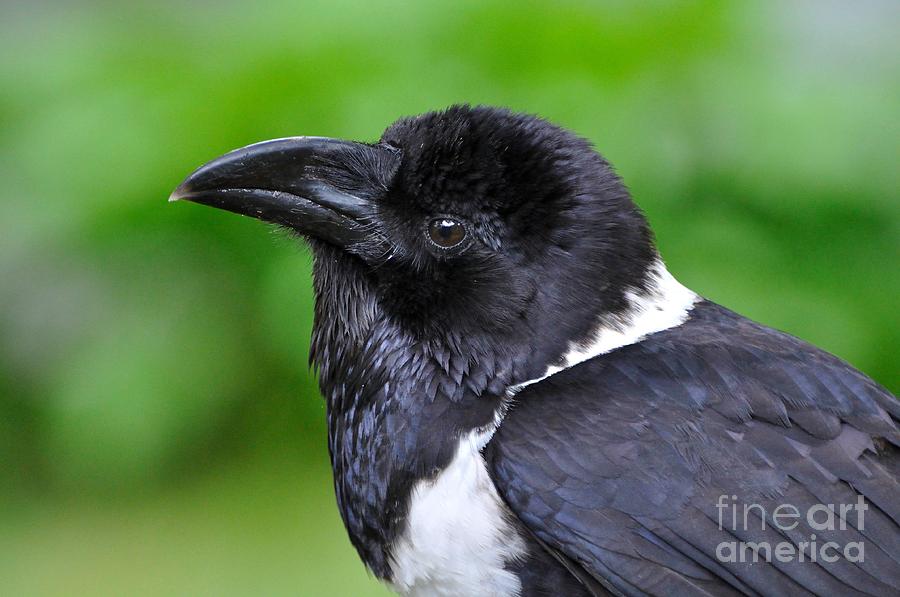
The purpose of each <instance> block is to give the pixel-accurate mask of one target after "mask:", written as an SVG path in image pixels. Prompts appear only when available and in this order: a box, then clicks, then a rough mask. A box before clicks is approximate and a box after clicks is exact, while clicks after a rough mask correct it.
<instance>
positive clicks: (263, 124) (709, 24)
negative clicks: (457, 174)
mask: <svg viewBox="0 0 900 597" xmlns="http://www.w3.org/2000/svg"><path fill="white" fill-rule="evenodd" d="M125 4H126V5H123V3H114V2H73V1H69V2H59V3H56V4H54V3H44V2H32V3H24V2H23V3H19V4H18V5H13V4H11V3H4V5H3V7H2V11H3V14H2V19H0V21H2V23H0V48H2V55H0V154H2V160H0V180H2V185H0V205H2V214H3V215H2V221H0V249H2V250H0V489H2V491H0V593H2V594H4V595H75V594H89V595H177V594H181V595H251V594H253V595H365V594H372V595H377V594H383V593H384V591H383V589H381V588H380V587H379V585H378V583H376V582H374V581H372V580H371V579H369V578H368V576H367V574H366V572H365V570H364V568H363V567H362V565H361V564H360V563H359V562H358V560H357V558H356V555H355V553H354V552H353V550H352V548H351V546H350V544H349V541H348V540H347V538H346V534H345V532H344V530H343V528H342V526H341V524H340V520H339V518H338V515H337V510H336V507H335V506H334V500H333V495H332V487H331V479H330V471H329V468H328V464H327V455H326V449H325V428H324V424H323V419H324V409H323V404H322V401H321V399H320V398H319V396H318V394H317V390H316V387H315V382H314V379H313V378H312V376H311V374H310V373H309V371H308V369H307V366H306V361H307V351H308V341H309V334H310V318H311V313H312V308H311V296H310V276H309V270H310V259H309V256H308V255H307V253H306V250H305V249H304V248H303V247H302V246H300V245H299V244H298V243H297V242H295V241H293V240H291V239H289V238H287V237H286V236H285V235H284V234H280V233H277V232H276V233H272V229H271V228H269V227H266V226H265V225H263V224H261V223H259V222H256V221H252V220H249V219H242V218H239V217H237V216H233V215H230V214H226V213H221V212H215V211H213V210H210V209H207V208H202V207H199V206H195V205H188V204H185V205H169V204H167V203H166V197H167V196H168V193H169V191H170V190H171V189H172V188H173V187H175V185H176V184H177V183H178V182H179V181H180V180H181V179H182V177H183V176H184V175H186V174H187V173H188V172H189V171H190V170H192V169H193V168H194V167H195V166H197V165H198V164H200V163H201V162H203V161H205V160H207V159H209V158H212V157H214V156H217V155H219V154H221V153H223V152H225V151H227V150H229V149H232V148H235V147H238V146H241V145H244V144H247V143H250V142H253V141H258V140H262V139H266V138H271V137H280V136H286V135H295V134H312V135H328V136H337V137H348V138H354V139H364V140H372V139H376V138H377V137H378V136H379V134H380V132H381V130H382V129H383V128H384V127H385V126H386V125H387V124H388V123H390V122H391V121H392V120H394V119H395V118H397V117H399V116H401V115H406V114H411V113H417V112H422V111H425V110H429V109H434V108H441V107H445V106H447V105H448V104H451V103H454V102H471V103H490V104H501V105H506V106H510V107H512V108H514V109H517V110H523V111H528V112H535V113H538V114H541V115H543V116H546V117H548V118H550V119H552V120H555V121H556V122H558V123H561V124H563V125H565V126H567V127H570V128H572V129H574V130H576V131H578V132H579V133H581V134H583V135H585V136H587V137H589V138H591V139H592V140H593V141H594V142H595V143H596V144H597V146H598V147H599V148H600V150H601V151H602V152H603V153H604V154H605V155H606V156H607V157H608V158H609V159H610V160H611V161H612V162H613V163H614V164H616V165H617V167H618V169H619V171H620V172H621V173H622V175H623V176H624V178H625V179H626V181H627V182H628V184H629V185H630V187H631V188H632V190H633V192H634V195H635V197H636V198H637V200H638V202H639V203H640V204H641V205H642V206H643V208H644V209H645V210H646V212H647V214H648V215H649V217H650V220H651V222H652V224H653V225H654V227H655V230H656V232H657V235H658V238H659V244H660V247H661V250H662V252H663V255H664V256H665V257H666V259H667V262H668V264H669V266H670V269H671V270H672V271H673V272H674V273H675V274H676V276H678V277H679V278H680V279H681V280H682V281H683V282H684V283H686V284H687V285H689V286H691V287H692V288H694V289H696V290H697V291H699V292H701V293H702V294H704V295H706V296H707V297H709V298H712V299H714V300H717V301H719V302H722V303H724V304H725V305H727V306H729V307H732V308H734V309H736V310H738V311H740V312H742V313H744V314H747V315H749V316H751V317H753V318H755V319H758V320H760V321H762V322H765V323H767V324H770V325H773V326H775V327H777V328H781V329H784V330H787V331H790V332H792V333H794V334H796V335H798V336H800V337H802V338H804V339H807V340H809V341H812V342H814V343H816V344H818V345H820V346H822V347H824V348H826V349H828V350H830V351H832V352H834V353H836V354H838V355H840V356H841V357H844V358H845V359H847V360H849V361H850V362H851V363H853V364H854V365H856V366H858V367H859V368H861V369H862V370H863V371H865V372H867V373H868V374H870V375H872V376H873V377H874V378H875V379H877V380H879V381H880V382H881V383H882V384H884V385H886V386H887V387H888V388H890V389H891V390H893V391H895V392H896V391H897V390H898V388H900V378H898V367H897V361H896V356H897V351H898V345H900V334H898V314H897V312H898V306H897V299H898V296H900V292H898V291H900V271H898V268H897V264H898V257H900V201H898V193H897V189H898V168H897V158H898V150H900V147H898V139H900V134H898V133H900V130H898V104H900V61H898V57H900V47H898V42H897V35H896V31H897V30H900V8H898V6H900V5H898V4H897V3H896V2H893V1H891V0H887V1H883V2H874V1H872V2H853V3H848V2H837V1H823V2H817V1H812V0H809V1H806V2H801V1H785V2H781V1H779V2H767V3H763V2H734V3H731V2H675V1H671V2H668V1H666V2H664V1H657V2H646V3H641V4H640V6H638V5H637V3H632V2H627V1H625V0H621V1H618V2H604V3H600V2H572V1H568V2H566V1H564V2H553V3H549V2H548V3H545V4H539V3H532V2H514V3H513V2H484V1H463V2H447V3H440V4H437V3H425V2H419V3H412V2H410V3H398V2H389V3H380V2H371V1H365V0H360V1H357V2H328V3H326V2H319V3H306V2H297V1H285V2H277V3H266V4H254V3H249V2H232V1H228V0H219V1H216V2H212V1H203V2H196V3H191V4H190V5H185V3H180V2H178V3H176V2H170V1H165V0H164V1H159V0H154V1H150V0H143V1H139V2H131V3H125Z"/></svg>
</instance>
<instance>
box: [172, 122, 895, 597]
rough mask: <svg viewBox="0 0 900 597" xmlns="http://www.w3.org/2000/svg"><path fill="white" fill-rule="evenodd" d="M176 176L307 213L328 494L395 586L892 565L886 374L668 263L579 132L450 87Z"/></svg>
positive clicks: (208, 200)
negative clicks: (431, 100)
mask: <svg viewBox="0 0 900 597" xmlns="http://www.w3.org/2000/svg"><path fill="white" fill-rule="evenodd" d="M178 199H185V200H190V201H193V202H197V203H201V204H205V205H210V206H213V207H218V208H222V209H226V210H229V211H232V212H236V213H239V214H243V215H247V216H252V217H255V218H259V219H261V220H265V221H267V222H272V223H275V224H278V225H280V226H283V227H286V228H288V229H290V230H292V231H294V232H296V233H297V234H298V235H300V236H302V237H304V238H305V239H307V241H308V243H309V246H310V247H311V251H312V254H313V255H314V258H315V265H314V271H313V275H314V289H315V299H316V302H315V322H314V329H313V333H312V341H311V357H310V360H311V362H312V364H313V365H314V366H315V368H316V369H317V370H318V374H319V380H320V387H321V390H322V394H323V395H324V397H325V401H326V405H327V417H328V446H329V449H330V454H331V461H332V465H333V470H334V486H335V491H336V494H337V503H338V507H339V509H340V512H341V515H342V517H343V520H344V523H345V525H346V528H347V531H348V533H349V535H350V539H351V541H352V543H353V545H354V546H355V547H356V549H357V551H358V552H359V555H360V557H361V558H362V560H363V561H364V562H365V564H366V566H367V567H368V568H369V569H370V570H371V571H372V572H373V573H374V574H375V575H376V576H377V577H378V578H380V579H383V580H384V581H386V582H387V583H389V585H390V586H391V587H392V588H393V589H394V590H396V591H398V592H400V593H402V594H406V595H522V596H530V595H607V594H612V595H731V594H747V595H754V594H765V595H804V594H816V595H851V594H868V595H891V594H893V595H897V594H898V592H900V564H898V561H900V526H898V519H900V491H898V489H900V485H898V470H900V458H898V448H897V445H898V442H900V434H898V425H897V420H898V418H900V408H898V402H897V401H896V398H895V397H893V396H892V395H891V394H890V393H889V392H888V391H886V390H885V389H884V388H882V387H880V386H879V385H878V384H876V383H875V382H873V381H872V380H871V379H869V378H867V377H866V376H865V375H863V374H862V373H860V372H859V371H856V370H855V369H853V368H852V367H851V366H850V365H848V364H847V363H845V362H843V361H841V360H840V359H838V358H836V357H834V356H832V355H830V354H828V353H826V352H824V351H822V350H819V349H817V348H815V347H813V346H811V345H809V344H807V343H805V342H803V341H801V340H798V339H797V338H794V337H792V336H789V335H787V334H784V333H781V332H779V331H776V330H773V329H770V328H768V327H765V326H763V325H760V324H758V323H754V322H753V321H750V320H748V319H746V318H744V317H742V316H740V315H737V314H736V313H733V312H732V311H729V310H728V309H726V308H724V307H722V306H719V305H717V304H715V303H713V302H710V301H708V300H705V299H704V298H702V297H700V296H698V295H697V294H695V293H694V292H692V291H690V290H689V289H687V288H685V287H684V286H682V285H681V284H679V283H678V282H677V281H676V280H675V279H674V278H673V277H672V276H671V275H670V273H669V272H668V271H667V270H666V267H665V265H664V264H663V261H662V260H661V259H660V256H659V254H658V252H657V250H656V248H655V246H654V241H653V236H652V234H651V231H650V228H649V227H648V224H647V221H646V219H645V217H644V216H643V214H642V213H641V211H640V210H639V209H638V207H637V206H636V205H635V204H634V202H633V201H632V199H631V197H630V195H629V192H628V190H627V189H626V187H625V186H624V184H623V182H622V181H621V180H620V178H619V177H618V176H617V175H616V174H615V173H614V172H613V169H612V168H611V166H610V165H609V164H608V163H607V162H606V160H605V159H604V158H603V157H601V155H600V154H598V153H597V152H596V151H595V150H594V149H593V148H592V146H591V144H590V143H589V142H588V141H586V140H584V139H582V138H580V137H578V136H576V135H574V134H572V133H570V132H568V131H566V130H564V129H562V128H559V127H557V126H554V125H553V124H551V123H548V122H546V121H545V120H542V119H540V118H538V117H535V116H530V115H523V114H517V113H513V112H511V111H508V110H505V109H499V108H492V107H469V106H453V107H450V108H448V109H446V110H443V111H437V112H431V113H427V114H423V115H421V116H416V117H411V118H403V119H401V120H399V121H397V122H395V123H394V124H392V125H391V126H390V127H388V128H387V130H386V131H385V132H384V134H383V135H382V137H381V139H380V140H378V141H377V142H374V143H358V142H350V141H342V140H335V139H329V138H323V137H289V138H284V139H276V140H272V141H265V142H262V143H258V144H255V145H250V146H248V147H244V148H242V149H238V150H235V151H233V152H231V153H228V154H226V155H224V156H222V157H220V158H218V159H215V160H213V161H211V162H209V163H208V164H206V165H204V166H202V167H200V168H199V169H198V170H196V171H195V172H194V173H193V174H191V175H190V176H189V177H188V178H187V179H186V180H185V181H184V182H183V183H182V184H181V185H180V186H179V187H178V188H177V189H176V190H175V191H174V192H173V194H172V196H171V200H178ZM301 316H302V315H300V314H298V317H301Z"/></svg>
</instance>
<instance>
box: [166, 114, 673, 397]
mask: <svg viewBox="0 0 900 597" xmlns="http://www.w3.org/2000/svg"><path fill="white" fill-rule="evenodd" d="M172 199H173V200H174V199H188V200H191V201H194V202H197V203H202V204H206V205H211V206H214V207H219V208H223V209H227V210H230V211H233V212H237V213H240V214H243V215H249V216H253V217H256V218H259V219H262V220H266V221H269V222H273V223H276V224H279V225H281V226H284V227H287V228H289V229H292V230H293V231H295V232H297V233H298V234H300V235H302V236H303V237H305V238H307V239H308V240H309V243H310V245H311V247H312V250H313V253H314V255H315V258H316V268H315V277H316V293H317V310H316V328H317V332H316V334H317V337H316V338H315V339H314V340H315V341H316V342H317V343H319V344H328V343H332V344H343V345H346V346H354V345H361V344H364V343H365V342H366V341H367V336H368V335H369V334H370V331H371V329H372V326H373V324H374V322H375V321H378V320H389V321H390V322H391V323H392V325H394V326H395V327H396V328H397V329H399V330H402V335H403V337H404V338H405V339H406V340H404V341H406V342H412V343H420V344H421V345H423V346H431V347H433V348H434V347H438V348H434V350H437V351H438V352H440V351H441V350H443V351H444V352H447V351H449V352H456V353H458V352H464V353H465V354H467V355H478V354H486V353H489V352H498V351H499V352H502V353H503V354H504V358H503V359H502V360H504V361H506V362H508V363H510V364H509V366H507V367H503V368H502V369H503V370H502V372H501V371H500V369H499V368H498V375H499V376H500V378H501V379H498V380H497V381H498V382H499V383H500V385H503V384H510V383H518V382H520V381H523V380H525V379H529V378H530V376H534V375H535V374H536V373H537V372H539V371H541V370H543V369H544V368H546V366H547V365H550V364H552V363H553V362H554V361H555V360H558V359H559V358H560V355H562V354H563V352H564V351H565V350H566V348H567V346H571V344H572V343H573V342H574V343H578V342H580V341H584V340H585V339H586V338H587V337H588V335H589V334H590V333H591V331H592V330H593V329H595V328H596V326H597V325H598V323H600V322H604V321H606V322H614V321H616V318H618V317H620V316H621V315H622V313H623V312H624V311H625V310H626V309H627V308H628V300H627V296H628V293H630V292H632V293H633V292H640V291H641V290H643V289H644V288H645V286H646V285H647V283H648V280H647V279H648V272H649V271H650V268H651V265H652V263H653V262H654V260H655V259H656V252H655V249H654V247H653V242H652V237H651V233H650V231H649V228H648V226H647V223H646V220H645V219H644V217H643V216H642V214H641V213H640V211H639V210H638V208H637V207H636V206H635V205H634V203H633V202H632V201H631V199H630V197H629V194H628V191H627V190H626V188H625V186H624V185H623V184H622V182H621V180H620V179H619V178H618V176H616V174H615V173H614V172H613V171H612V169H611V167H610V165H609V164H608V163H607V162H606V161H605V160H604V159H603V158H602V157H601V156H600V155H599V154H598V153H597V152H595V151H594V150H593V149H592V147H591V146H590V144H589V143H588V142H587V141H585V140H584V139H581V138H579V137H577V136H575V135H573V134H571V133H569V132H567V131H565V130H563V129H561V128H559V127H557V126H554V125H552V124H550V123H548V122H546V121H544V120H541V119H539V118H537V117H534V116H528V115H522V114H515V113H512V112H509V111H507V110H503V109H496V108H488V107H475V108H471V107H468V106H454V107H451V108H449V109H447V110H444V111H440V112H430V113H427V114H424V115H421V116H416V117H411V118H404V119H401V120H399V121H397V122H396V123H394V124H393V125H391V126H390V127H389V128H388V129H387V130H386V131H385V132H384V134H383V135H382V137H381V139H380V140H379V141H378V142H377V143H371V144H368V143H355V142H347V141H339V140H333V139H326V138H317V137H294V138H287V139H277V140H273V141H266V142H263V143H258V144H256V145H251V146H249V147H245V148H242V149H238V150H236V151H233V152H231V153H228V154H226V155H224V156H222V157H220V158H218V159H216V160H214V161H212V162H210V163H208V164H206V165H204V166H202V167H201V168H200V169H198V170H197V171H196V172H194V173H193V174H191V175H190V176H189V177H188V178H187V180H185V181H184V182H183V183H182V184H181V186H179V187H178V188H177V189H176V190H175V192H174V193H173V195H172ZM335 350H339V351H342V350H349V348H346V347H344V348H340V349H338V348H335ZM434 350H432V352H434ZM319 352H321V348H319ZM494 356H497V355H491V356H490V358H493V357H494ZM320 365H321V363H320Z"/></svg>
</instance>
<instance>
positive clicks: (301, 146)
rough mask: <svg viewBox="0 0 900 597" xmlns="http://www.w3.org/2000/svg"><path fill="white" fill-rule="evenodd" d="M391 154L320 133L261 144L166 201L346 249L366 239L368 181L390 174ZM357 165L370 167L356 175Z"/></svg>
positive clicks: (371, 191) (371, 212) (216, 165)
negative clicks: (252, 220) (249, 219)
mask: <svg viewBox="0 0 900 597" xmlns="http://www.w3.org/2000/svg"><path fill="white" fill-rule="evenodd" d="M398 158H399V156H398V155H397V154H396V152H394V151H391V150H390V149H388V148H385V147H380V146H371V145H365V144H362V143H353V142H350V141H341V140H338V139H328V138H325V137H291V138H286V139H274V140H272V141H263V142H262V143H256V144H254V145H248V146H247V147H243V148H241V149H236V150H234V151H232V152H230V153H227V154H225V155H223V156H222V157H219V158H216V159H215V160H213V161H211V162H209V163H207V164H204V165H203V166H201V167H200V168H198V169H197V170H195V171H194V173H193V174H191V175H190V176H188V177H187V178H186V179H185V180H184V182H182V183H181V184H180V185H179V186H178V188H177V189H175V190H174V191H173V192H172V195H171V196H170V197H169V201H178V200H182V199H184V200H187V201H193V202H194V203H202V204H203V205H209V206H211V207H218V208H220V209H226V210H228V211H233V212H235V213H238V214H241V215H245V216H251V217H254V218H258V219H260V220H265V221H267V222H272V223H275V224H280V225H282V226H287V227H289V228H292V229H294V230H295V231H297V232H299V233H300V234H303V235H306V236H311V237H314V238H318V239H321V240H324V241H325V242H328V243H331V244H334V245H337V246H339V247H343V248H347V247H351V246H353V245H355V244H358V243H361V242H363V241H365V240H366V237H367V230H369V229H370V227H371V224H372V222H373V221H374V217H375V207H374V204H373V203H372V198H373V197H374V196H375V195H376V193H377V190H378V189H377V188H374V187H377V186H379V185H378V184H373V181H377V180H379V179H383V178H384V177H385V176H387V175H389V174H390V173H391V172H393V169H394V167H393V164H394V162H395V161H396V160H398ZM360 164H363V165H371V166H372V167H373V168H375V169H376V170H377V171H375V172H361V171H360V166H359V165H360Z"/></svg>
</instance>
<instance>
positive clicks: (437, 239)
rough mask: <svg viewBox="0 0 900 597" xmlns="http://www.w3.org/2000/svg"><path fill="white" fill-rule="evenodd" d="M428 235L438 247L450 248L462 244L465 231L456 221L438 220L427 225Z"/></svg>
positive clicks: (448, 219)
mask: <svg viewBox="0 0 900 597" xmlns="http://www.w3.org/2000/svg"><path fill="white" fill-rule="evenodd" d="M428 235H429V236H430V237H431V240H432V241H434V243H435V244H436V245H438V246H440V247H444V248H450V247H453V246H456V245H458V244H459V243H461V242H462V239H463V238H464V237H465V235H466V229H465V228H463V225H462V224H460V223H459V222H457V221H456V220H453V219H450V218H438V219H436V220H432V221H431V224H429V225H428Z"/></svg>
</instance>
